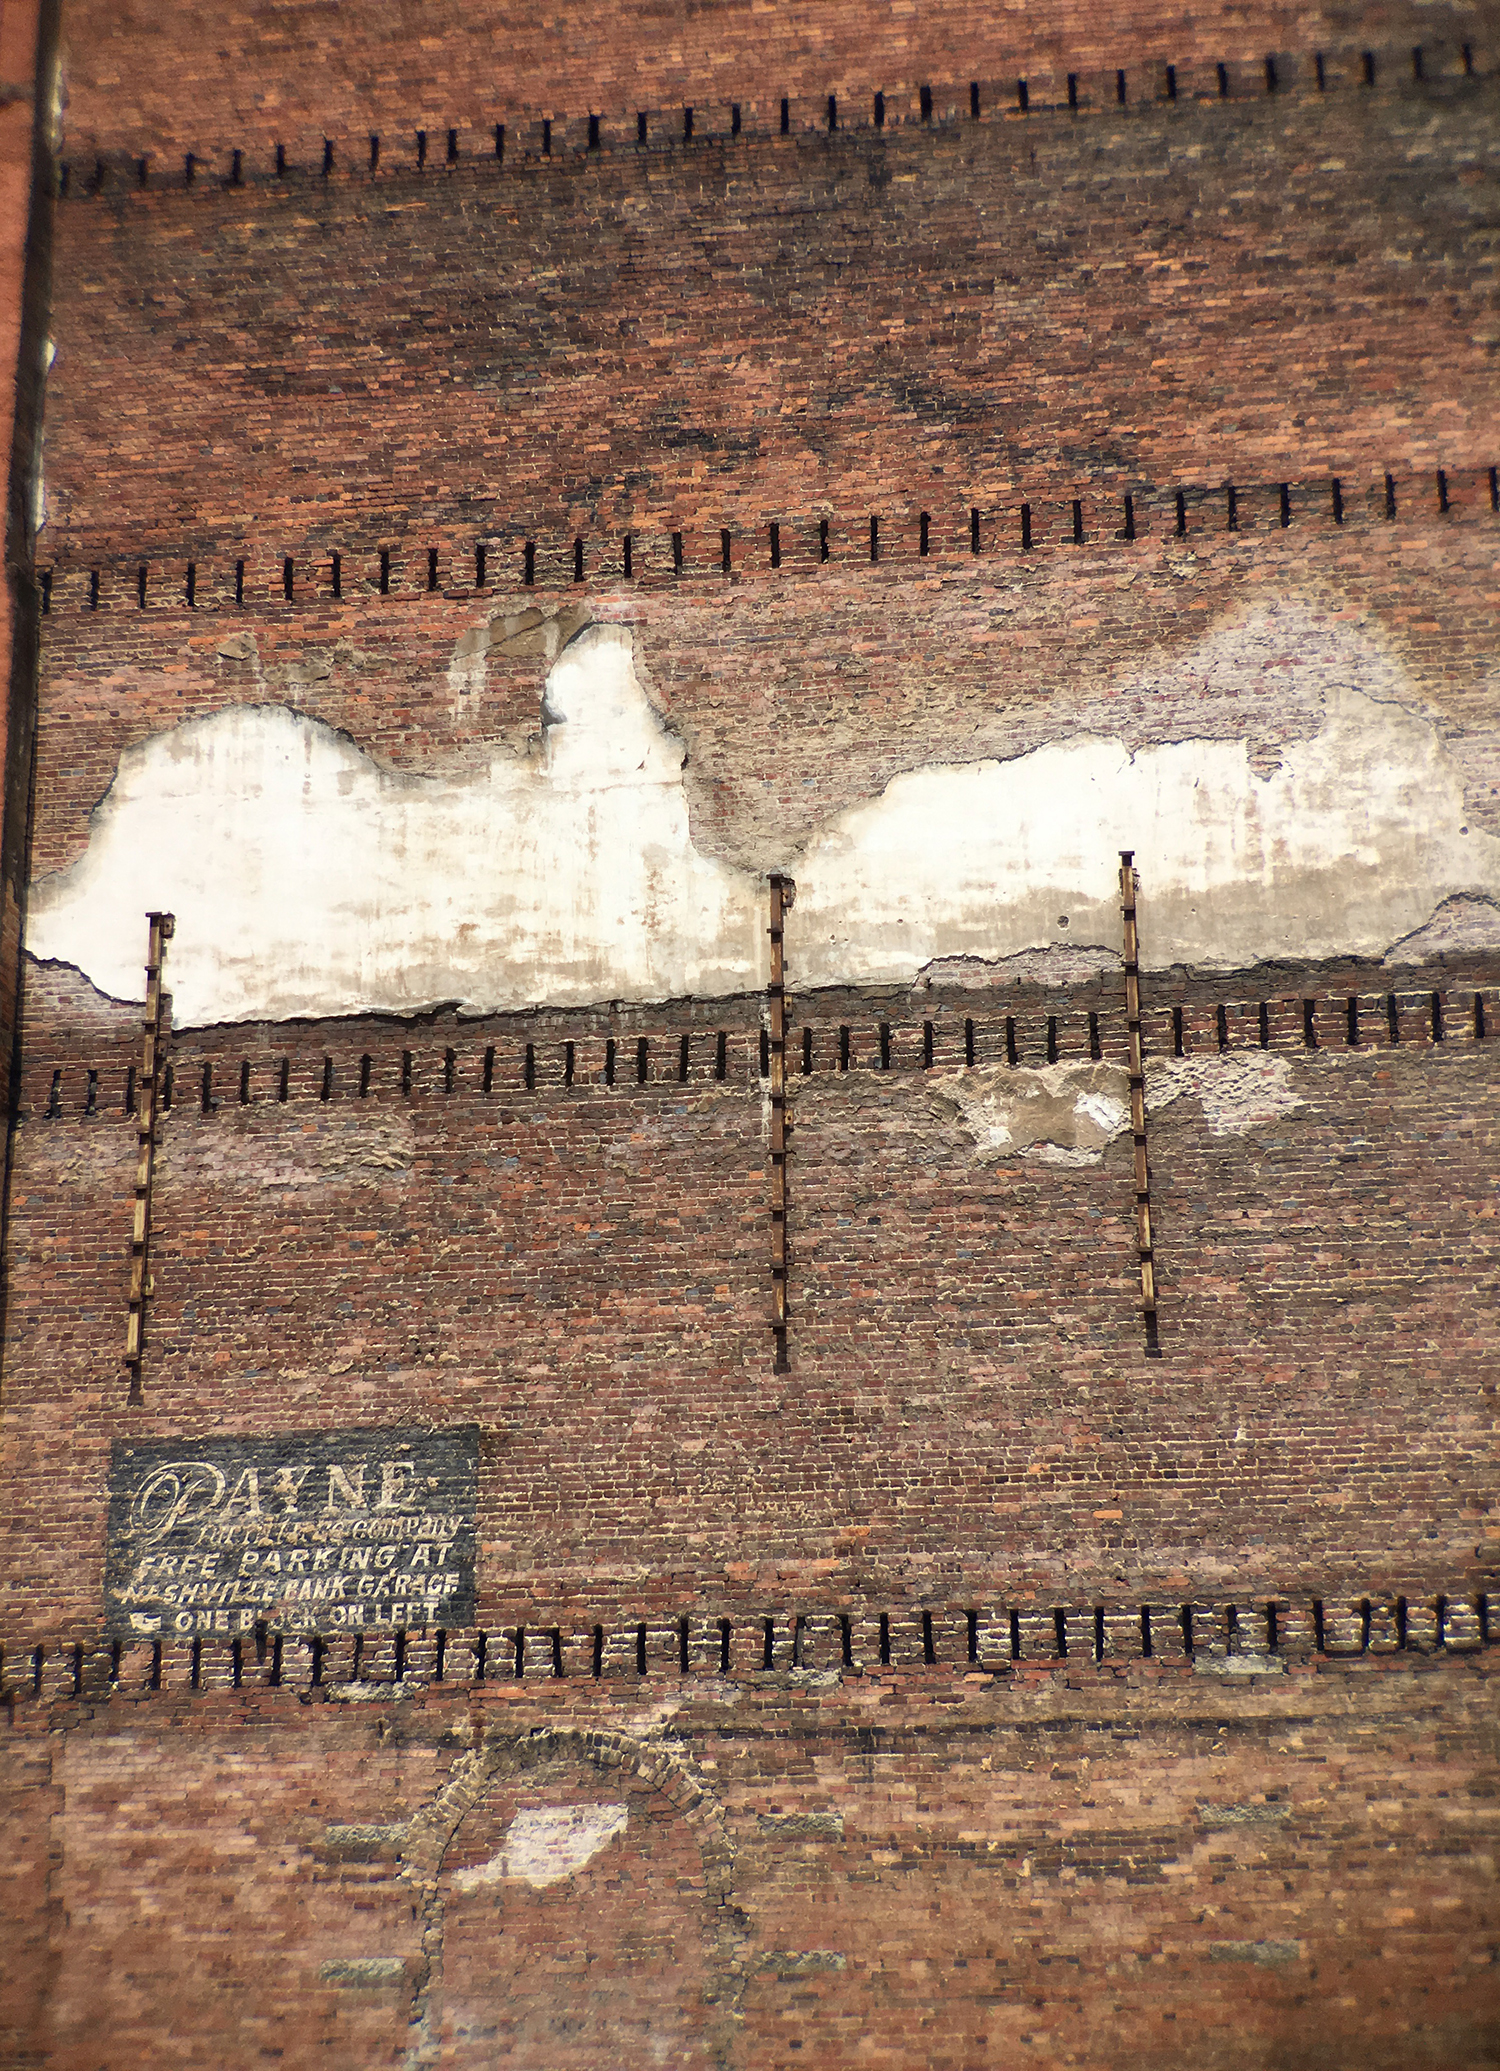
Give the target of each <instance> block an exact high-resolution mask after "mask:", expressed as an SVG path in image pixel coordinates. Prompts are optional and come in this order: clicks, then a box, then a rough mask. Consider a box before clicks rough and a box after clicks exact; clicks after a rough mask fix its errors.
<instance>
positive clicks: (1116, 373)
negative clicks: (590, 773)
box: [47, 77, 1500, 594]
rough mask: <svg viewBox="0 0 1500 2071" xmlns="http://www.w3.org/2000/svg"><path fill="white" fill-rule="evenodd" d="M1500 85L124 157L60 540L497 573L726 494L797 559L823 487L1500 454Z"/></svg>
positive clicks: (79, 372)
mask: <svg viewBox="0 0 1500 2071" xmlns="http://www.w3.org/2000/svg"><path fill="white" fill-rule="evenodd" d="M1494 95H1495V86H1494V80H1493V78H1490V77H1485V78H1475V79H1466V78H1463V77H1458V78H1454V79H1450V80H1447V81H1438V82H1436V83H1434V84H1432V85H1431V86H1427V87H1423V88H1422V89H1420V90H1419V91H1417V92H1416V93H1415V97H1395V96H1390V95H1375V96H1366V95H1364V94H1363V93H1362V92H1360V91H1359V90H1356V89H1354V88H1348V89H1346V90H1341V91H1339V92H1337V93H1333V92H1330V93H1328V94H1325V95H1318V94H1316V93H1313V94H1311V95H1298V96H1295V97H1290V98H1288V99H1287V100H1286V101H1285V102H1283V101H1282V100H1281V99H1280V98H1269V99H1268V98H1264V97H1263V99H1262V101H1261V102H1260V103H1254V102H1248V103H1244V104H1241V103H1238V102H1233V101H1231V102H1228V103H1221V102H1219V101H1217V100H1215V101H1213V102H1211V103H1207V102H1193V103H1191V104H1189V103H1186V102H1182V103H1178V104H1177V105H1175V106H1170V107H1159V108H1146V109H1141V110H1137V111H1133V112H1132V111H1129V110H1127V111H1125V112H1124V113H1123V114H1122V113H1121V112H1120V111H1118V110H1112V109H1103V110H1097V111H1095V112H1094V113H1093V114H1090V115H1089V116H1088V117H1087V118H1086V119H1085V118H1083V117H1079V118H1078V119H1076V120H1075V119H1073V118H1071V117H1069V116H1068V114H1067V113H1066V111H1064V112H1062V113H1054V114H1050V115H1041V114H1039V115H1037V116H1036V117H1034V118H1029V119H1028V121H1027V122H1026V123H1025V124H1012V123H1009V122H1000V121H991V122H979V123H963V124H959V125H957V126H953V127H948V128H944V129H942V130H940V131H928V130H923V129H921V128H917V129H915V130H902V131H893V132H890V133H888V134H885V135H883V136H880V137H876V136H875V135H874V133H873V132H872V133H870V134H869V135H868V136H860V137H856V136H854V135H842V134H841V135H837V136H829V135H827V134H826V133H825V134H823V135H821V136H819V135H816V134H813V135H810V136H807V137H802V138H798V139H795V140H793V139H788V140H782V139H780V138H756V139H750V138H747V137H742V138H741V139H740V140H739V141H737V142H734V143H728V142H726V143H723V144H721V145H713V146H705V147H704V148H703V149H702V150H695V151H688V152H686V153H685V154H684V153H683V152H680V151H673V152H670V153H667V154H665V155H661V154H653V153H649V152H648V153H645V154H640V153H637V152H636V150H635V148H634V146H633V145H631V146H623V145H622V146H621V147H620V148H618V149H616V150H612V151H610V152H608V153H603V154H600V155H599V156H598V157H595V156H594V155H593V154H588V153H585V154H583V156H582V157H578V158H571V159H569V160H568V161H567V162H566V163H541V164H538V163H531V164H526V165H523V166H512V167H509V168H507V167H505V166H497V165H496V164H495V162H494V160H493V157H491V158H490V160H489V161H488V162H484V161H482V160H480V161H471V162H469V163H466V164H462V165H460V166H458V167H456V168H453V169H452V170H449V169H446V168H443V169H435V170H434V171H433V173H432V174H431V175H426V174H424V175H417V174H416V173H415V172H414V171H412V170H410V169H392V170H390V171H381V172H378V173H377V174H374V175H371V174H368V173H366V172H362V171H359V170H352V171H340V172H339V173H338V174H337V175H336V176H333V177H330V178H328V179H326V180H325V179H324V178H323V177H322V176H321V174H320V173H318V172H316V171H312V172H309V171H308V170H307V169H305V168H304V169H303V170H301V171H300V172H299V173H298V174H297V175H296V177H290V176H289V177H288V178H286V179H282V180H278V179H276V178H275V177H274V175H272V176H271V177H267V176H266V171H265V168H264V167H263V166H261V167H258V168H257V171H256V177H255V179H254V181H253V182H251V183H249V184H246V185H244V186H241V187H225V186H223V185H222V184H212V185H210V184H208V183H207V182H206V181H205V183H204V184H203V186H202V189H201V191H200V188H199V187H198V186H195V187H194V189H193V191H192V192H189V193H184V192H178V193H162V192H157V191H155V190H153V189H150V188H147V189H146V190H144V191H142V190H141V189H140V188H139V187H138V186H136V185H135V184H133V183H132V182H129V181H122V180H118V179H115V180H111V181H110V182H109V183H107V184H106V186H105V188H104V190H103V192H102V193H99V194H94V195H89V194H86V193H85V194H79V195H77V198H74V199H70V200H68V201H67V202H66V203H65V204H64V205H63V206H62V207H61V209H60V211H59V216H58V223H59V239H60V245H59V258H60V269H59V294H58V303H57V336H58V339H59V352H58V359H57V363H56V366H55V369H54V372H53V377H52V387H51V400H50V408H49V424H48V451H47V468H48V485H49V488H48V493H49V508H50V511H51V514H52V535H51V536H52V538H53V540H55V543H56V549H57V559H58V563H59V566H61V565H69V566H73V567H76V568H80V569H82V570H84V571H86V570H87V568H88V567H89V566H90V565H92V564H93V563H94V562H97V561H98V560H99V559H100V558H103V559H106V560H110V561H115V562H118V563H119V564H120V567H119V572H118V577H117V580H119V581H120V582H121V583H124V584H128V585H130V586H133V585H134V583H135V579H136V576H135V564H136V563H137V562H138V561H146V562H148V563H149V562H151V561H153V560H155V559H157V558H169V559H172V560H178V561H185V560H188V559H194V560H197V561H202V562H205V563H206V562H208V561H209V560H210V559H211V558H212V559H215V560H217V561H218V563H219V564H220V565H219V566H218V567H217V568H216V569H215V570H214V571H213V578H214V580H215V581H217V582H218V583H220V584H223V583H224V582H225V581H227V580H228V579H230V577H231V576H232V572H233V571H232V567H230V565H229V563H230V562H231V561H232V560H233V559H235V558H251V559H253V558H254V557H255V556H256V555H257V554H258V555H261V556H263V557H264V564H265V570H266V574H268V575H272V576H273V579H274V581H275V585H276V590H277V591H278V592H279V589H280V575H281V565H280V564H281V560H282V558H283V557H285V556H290V557H292V558H293V560H294V562H295V563H296V565H297V573H298V575H299V577H300V579H301V581H302V582H303V583H307V582H308V581H310V580H311V581H313V582H318V581H321V580H324V579H326V564H327V562H328V558H329V556H330V554H331V553H333V552H335V551H337V552H339V553H340V554H341V555H342V556H343V557H344V561H345V564H346V566H347V573H348V579H349V582H350V583H351V585H353V584H355V583H361V584H363V583H368V582H370V581H372V580H373V576H374V557H375V554H376V551H377V549H378V548H379V547H380V546H381V545H384V546H386V547H387V548H389V549H391V550H393V551H394V552H395V554H396V559H397V566H396V569H395V576H396V580H397V581H398V582H400V583H403V584H408V583H412V582H421V581H423V580H424V579H425V576H426V554H427V552H428V550H429V549H431V548H434V547H435V548H438V549H439V550H440V579H441V581H442V582H444V583H445V584H446V583H449V582H453V583H459V584H467V583H468V582H469V581H470V580H471V579H472V569H473V553H474V545H475V542H476V540H479V539H483V538H488V539H490V540H491V541H492V542H493V544H492V546H491V549H490V565H491V580H494V579H495V578H496V576H497V575H498V576H499V578H500V579H501V580H504V579H505V578H506V576H507V575H511V576H512V577H513V575H514V573H515V572H516V569H517V565H518V562H519V557H520V552H521V544H522V539H523V538H524V537H533V536H535V537H536V538H538V540H539V543H540V548H541V552H542V556H543V567H544V569H550V567H551V566H552V565H553V562H555V563H556V566H557V568H558V571H559V572H561V569H562V566H563V565H564V563H565V561H568V560H570V558H571V554H572V541H573V538H574V536H580V537H582V538H583V539H584V542H585V553H586V557H587V566H588V568H589V570H590V572H595V571H597V570H598V569H599V568H600V567H601V566H607V567H613V566H615V565H616V563H617V562H618V559H619V557H620V555H621V551H622V549H621V542H620V535H621V534H622V533H623V532H625V531H627V530H631V529H634V530H636V531H639V532H641V533H642V534H645V535H648V537H647V538H645V539H643V541H642V542H641V555H642V558H643V561H644V562H645V563H647V564H649V563H650V562H651V561H652V560H653V559H656V558H659V557H660V556H661V555H662V554H664V553H665V552H666V550H667V535H668V534H669V533H670V532H671V531H672V530H673V529H678V530H682V531H684V532H688V533H695V534H697V533H701V534H703V535H704V537H703V538H702V539H701V540H700V539H697V538H695V539H694V540H693V541H692V542H691V544H690V545H689V547H688V552H689V554H690V556H691V559H692V563H693V565H694V566H695V567H701V566H702V565H703V563H704V560H705V558H707V556H708V555H712V558H713V562H714V563H715V564H716V563H717V559H718V547H719V541H718V531H719V529H720V528H721V527H726V526H727V527H729V528H730V529H731V530H732V531H733V532H735V533H738V534H740V535H742V544H741V546H740V549H739V551H740V554H741V555H742V556H743V557H744V558H745V559H746V560H747V561H749V562H750V563H751V565H764V564H765V559H766V553H765V546H766V541H765V533H766V528H767V527H768V526H769V525H770V524H771V523H773V522H774V523H778V524H779V525H780V526H781V527H782V528H784V531H785V533H786V551H787V554H788V557H789V558H796V557H800V556H803V555H805V554H806V553H807V551H808V541H807V540H806V538H805V537H804V536H803V535H804V534H805V533H806V531H807V528H808V527H809V526H811V528H812V530H813V532H814V533H815V532H816V524H817V521H818V519H820V518H823V517H828V518H833V519H837V520H839V521H841V523H842V522H843V521H847V522H848V523H849V524H850V525H851V526H852V527H854V528H856V531H859V530H863V531H864V532H865V535H866V537H867V527H868V521H869V517H870V515H871V514H875V515H877V516H879V517H881V518H882V519H883V521H884V523H885V525H886V527H887V528H888V529H887V538H888V542H889V546H890V548H891V549H892V550H895V551H900V548H901V543H902V542H901V536H902V534H903V533H904V532H907V531H914V530H915V527H916V520H917V515H918V513H919V512H920V511H922V510H927V511H929V512H930V513H931V515H932V518H933V524H934V528H935V537H936V539H937V540H938V541H939V542H940V543H941V545H942V546H943V547H944V548H945V549H947V550H951V549H952V548H953V547H955V546H958V545H960V544H963V545H967V543H968V528H969V523H970V515H969V514H970V510H971V509H978V510H979V512H980V518H981V529H982V541H983V544H984V545H985V546H986V547H988V546H989V545H990V544H991V543H992V542H999V541H1009V540H1011V539H1013V538H1014V539H1017V540H1018V538H1019V526H1018V525H1017V523H1016V522H1015V512H1014V509H1013V506H1018V505H1019V503H1020V501H1021V500H1022V499H1023V498H1024V497H1027V496H1030V498H1031V499H1032V500H1033V501H1035V502H1036V503H1037V504H1038V505H1040V504H1041V503H1042V502H1043V501H1045V500H1047V499H1051V500H1053V501H1054V502H1055V501H1057V500H1058V499H1064V500H1067V499H1071V498H1073V497H1075V496H1080V497H1085V498H1087V499H1088V507H1087V510H1086V513H1085V524H1086V528H1087V530H1088V532H1089V533H1090V534H1091V535H1093V536H1099V535H1101V534H1102V535H1104V536H1108V535H1109V534H1111V533H1113V532H1115V531H1116V530H1118V529H1119V528H1120V527H1121V525H1122V523H1123V511H1122V504H1121V499H1122V498H1123V496H1124V494H1125V493H1127V492H1129V491H1132V490H1133V491H1134V492H1135V493H1136V495H1137V496H1138V497H1143V498H1144V495H1145V492H1146V491H1147V490H1148V489H1149V488H1150V487H1151V486H1152V485H1155V486H1156V487H1157V488H1158V490H1160V491H1161V492H1164V493H1167V494H1168V500H1169V501H1170V492H1171V491H1172V490H1174V489H1175V488H1177V487H1179V486H1182V487H1187V488H1192V487H1194V486H1195V485H1196V486H1202V485H1204V484H1205V483H1206V485H1207V487H1208V489H1209V490H1210V491H1211V493H1212V496H1213V498H1214V499H1215V500H1216V501H1218V500H1220V499H1221V498H1222V493H1223V492H1222V489H1221V485H1222V484H1224V483H1237V484H1238V485H1239V487H1240V489H1241V492H1242V494H1243V496H1244V498H1245V500H1246V511H1245V523H1246V524H1247V525H1250V524H1254V523H1256V522H1262V523H1263V522H1265V520H1266V516H1267V515H1268V514H1266V513H1257V512H1255V511H1254V510H1253V509H1252V508H1251V507H1250V506H1251V502H1252V497H1253V492H1259V491H1260V490H1261V488H1262V485H1264V484H1267V483H1269V484H1271V485H1273V486H1272V497H1273V501H1274V485H1276V484H1278V483H1280V482H1283V481H1286V482H1289V483H1290V484H1292V485H1293V487H1294V492H1295V494H1294V502H1295V504H1296V506H1297V512H1298V516H1299V518H1300V517H1301V515H1302V512H1303V509H1304V507H1305V504H1306V502H1307V501H1309V500H1311V499H1312V498H1314V497H1315V498H1316V499H1317V501H1318V502H1319V503H1320V504H1321V503H1322V502H1326V500H1327V494H1328V492H1327V488H1326V482H1325V481H1324V479H1323V478H1325V477H1327V476H1328V475H1329V474H1333V475H1339V476H1342V475H1354V474H1358V476H1359V478H1360V479H1359V484H1358V488H1359V491H1360V492H1361V493H1362V492H1363V490H1364V488H1365V487H1366V486H1367V484H1368V482H1369V481H1370V480H1371V479H1373V481H1374V483H1375V485H1376V486H1377V487H1379V485H1380V480H1381V473H1382V471H1383V470H1386V469H1390V470H1393V471H1394V472H1395V473H1397V474H1398V475H1400V474H1404V473H1406V472H1407V471H1409V470H1418V471H1421V472H1423V473H1425V474H1426V475H1427V476H1428V477H1429V479H1428V481H1427V482H1426V483H1425V484H1424V489H1430V487H1431V480H1430V478H1431V475H1432V471H1433V470H1435V469H1437V468H1438V467H1447V468H1449V469H1451V470H1454V471H1455V472H1458V471H1461V470H1463V469H1466V468H1473V467H1482V468H1488V467H1491V466H1493V465H1494V464H1495V462H1496V460H1497V458H1500V455H1497V454H1496V453H1495V452H1494V451H1492V450H1491V447H1492V444H1493V420H1494V400H1495V383H1494V370H1493V365H1492V362H1491V359H1490V357H1489V356H1488V351H1487V346H1486V342H1485V341H1486V339H1487V338H1488V337H1489V329H1488V328H1487V327H1488V325H1489V323H1490V317H1489V314H1488V303H1487V294H1486V288H1485V285H1484V283H1485V279H1486V274H1485V270H1484V269H1485V263H1486V261H1485V245H1484V239H1485V230H1484V220H1485V219H1484V215H1483V202H1482V196H1483V195H1484V193H1485V192H1486V191H1487V189H1488V187H1489V185H1490V184H1491V183H1492V182H1493V179H1494V176H1495V155H1496V149H1497V147H1496V145H1495V134H1496V129H1495V121H1494ZM1377 169H1378V170H1377ZM69 191H70V194H72V193H75V191H76V190H75V188H74V187H70V190H69ZM898 255H899V256H898ZM1377 370H1378V371H1377ZM436 453H441V455H442V463H441V466H434V464H433V455H434V454H436ZM1304 483H1306V484H1309V485H1311V484H1313V483H1316V484H1317V487H1316V488H1315V489H1311V488H1310V489H1309V491H1308V492H1307V494H1306V495H1305V494H1304V490H1303V488H1302V486H1301V485H1303V484H1304ZM1424 500H1425V499H1424ZM1002 507H1003V515H1002ZM1067 515H1068V514H1067V510H1066V501H1064V503H1063V505H1062V506H1060V508H1059V510H1058V511H1056V512H1051V511H1049V512H1047V513H1046V514H1045V516H1044V514H1043V513H1042V512H1041V511H1040V510H1038V512H1037V519H1038V528H1039V529H1044V528H1045V526H1048V525H1056V524H1057V523H1058V522H1059V520H1060V519H1062V520H1064V521H1065V520H1066V518H1067ZM1144 516H1145V513H1144V512H1143V518H1144ZM904 544H905V545H906V548H907V550H908V551H909V550H910V545H911V542H909V541H908V542H904ZM836 551H839V552H845V551H848V546H847V545H846V543H845V542H844V541H843V540H842V539H838V540H837V541H836ZM200 572H201V574H202V576H203V578H204V580H205V582H207V580H208V575H209V571H208V570H207V568H205V569H204V570H202V571H200ZM259 573H260V572H259V571H258V570H257V575H259ZM260 579H261V580H262V581H264V579H265V578H264V576H262V577H260ZM178 581H180V576H179V577H178V578H177V580H176V581H174V582H173V584H172V589H173V592H174V593H176V594H180V590H179V589H178V587H177V583H178Z"/></svg>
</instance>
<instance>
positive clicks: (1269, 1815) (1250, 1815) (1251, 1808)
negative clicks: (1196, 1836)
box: [1198, 1800, 1292, 1830]
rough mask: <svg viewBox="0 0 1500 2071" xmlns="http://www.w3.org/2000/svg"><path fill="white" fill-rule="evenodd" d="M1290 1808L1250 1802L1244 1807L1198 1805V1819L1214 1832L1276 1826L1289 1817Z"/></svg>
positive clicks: (1281, 1805) (1282, 1805) (1257, 1801)
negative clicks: (1229, 1828) (1235, 1828)
mask: <svg viewBox="0 0 1500 2071" xmlns="http://www.w3.org/2000/svg"><path fill="white" fill-rule="evenodd" d="M1291 1809H1292V1808H1291V1806H1290V1805H1285V1804H1277V1805H1267V1804H1266V1803H1264V1802H1263V1801H1259V1800H1252V1801H1251V1802H1250V1803H1249V1804H1246V1805H1200V1806H1199V1807H1198V1817H1199V1819H1200V1820H1201V1821H1202V1823H1203V1824H1204V1826H1206V1827H1211V1828H1214V1829H1215V1830H1217V1829H1219V1828H1221V1827H1224V1828H1227V1827H1253V1826H1276V1825H1278V1824H1279V1823H1280V1822H1281V1821H1282V1820H1285V1819H1287V1818H1289V1817H1290V1816H1291Z"/></svg>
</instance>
